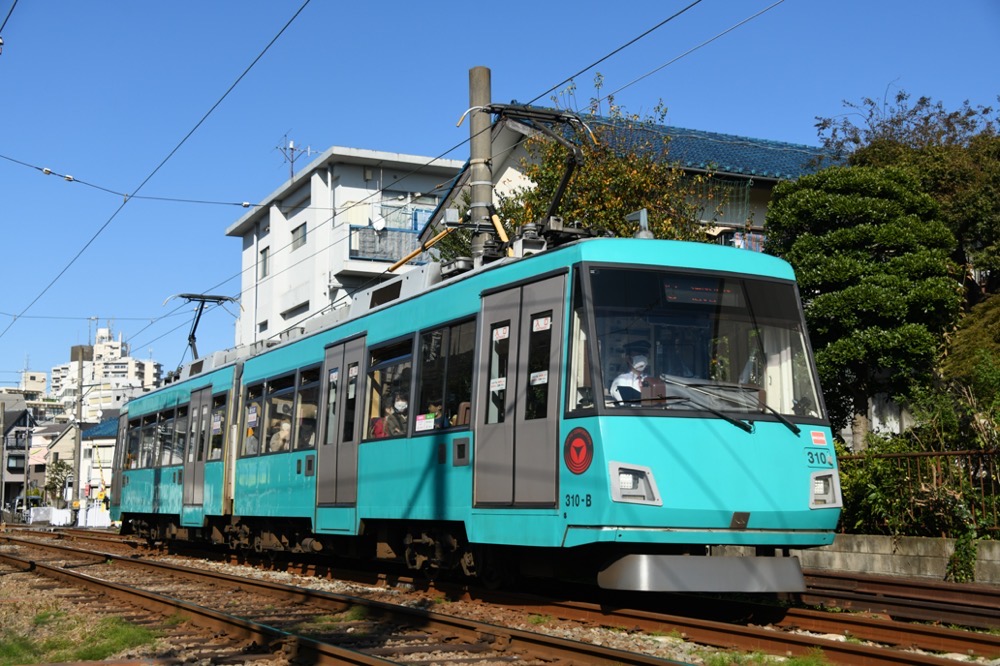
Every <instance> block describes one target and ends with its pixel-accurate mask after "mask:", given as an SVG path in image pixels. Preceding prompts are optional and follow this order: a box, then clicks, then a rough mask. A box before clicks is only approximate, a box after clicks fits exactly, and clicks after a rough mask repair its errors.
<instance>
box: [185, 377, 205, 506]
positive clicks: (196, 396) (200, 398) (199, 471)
mask: <svg viewBox="0 0 1000 666" xmlns="http://www.w3.org/2000/svg"><path fill="white" fill-rule="evenodd" d="M211 410H212V387H211V386H206V387H205V388H203V389H201V390H198V391H194V392H192V393H191V409H190V411H189V412H188V413H189V414H190V418H189V424H188V439H187V451H186V452H185V453H184V505H185V506H191V505H195V506H201V504H202V503H203V502H204V501H205V455H206V453H207V448H208V438H209V434H210V432H211V430H210V429H211V425H210V424H209V413H210V412H211Z"/></svg>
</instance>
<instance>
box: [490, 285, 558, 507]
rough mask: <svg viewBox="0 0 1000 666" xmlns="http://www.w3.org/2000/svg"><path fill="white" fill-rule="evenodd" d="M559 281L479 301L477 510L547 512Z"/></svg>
mask: <svg viewBox="0 0 1000 666" xmlns="http://www.w3.org/2000/svg"><path fill="white" fill-rule="evenodd" d="M565 283H566V276H565V275H557V276H555V277H550V278H547V279H544V280H540V281H538V282H532V283H529V284H524V285H521V286H518V287H514V288H510V289H505V290H503V291H495V292H492V293H488V294H486V295H484V296H483V319H482V321H483V327H482V329H481V333H480V335H481V336H482V337H481V339H480V341H479V343H480V344H479V349H480V358H479V375H478V376H479V378H480V380H479V381H480V385H479V386H478V387H477V398H476V399H477V400H478V405H477V409H476V438H475V447H476V455H475V458H474V460H475V502H476V504H477V505H479V506H490V505H493V506H554V505H555V504H556V498H557V493H558V487H557V479H558V477H557V467H556V465H557V459H558V449H559V446H558V442H557V441H556V438H557V436H558V432H557V423H558V406H559V384H560V382H559V375H560V372H559V370H560V368H559V359H560V353H559V348H560V343H561V340H562V327H563V324H562V320H563V309H564V305H563V300H564V299H563V294H564V292H565V289H566V285H565Z"/></svg>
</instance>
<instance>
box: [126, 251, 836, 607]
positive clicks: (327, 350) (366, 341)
mask: <svg viewBox="0 0 1000 666" xmlns="http://www.w3.org/2000/svg"><path fill="white" fill-rule="evenodd" d="M524 254H525V256H519V257H504V258H500V259H498V260H496V261H493V262H491V263H486V264H484V265H481V266H476V267H475V268H472V269H469V270H465V271H456V272H455V273H454V274H450V273H449V269H450V268H452V267H450V266H447V265H446V266H445V268H444V270H445V274H444V275H442V268H441V265H440V264H428V265H425V266H423V267H420V268H417V269H413V270H411V271H409V272H407V273H405V274H402V275H400V276H398V277H396V278H394V279H393V280H391V281H389V282H386V283H383V284H380V285H378V286H377V287H375V288H373V289H370V290H369V291H367V292H363V293H359V294H357V295H356V296H355V298H354V300H353V303H352V304H351V305H350V307H349V308H345V309H344V310H340V311H335V312H333V313H330V314H328V315H325V316H324V317H325V318H323V319H317V320H315V321H309V322H308V323H307V324H305V325H304V326H303V327H302V328H301V329H299V330H296V331H293V332H291V333H290V334H289V335H286V336H285V337H284V338H283V339H282V340H280V341H278V342H277V344H271V345H270V346H268V345H259V346H255V347H247V348H236V349H234V350H229V351H225V352H218V353H216V354H213V355H211V356H208V357H205V358H202V359H198V360H197V361H195V362H193V363H192V364H190V365H189V366H186V367H185V368H183V370H182V372H181V374H180V377H179V378H178V379H177V380H176V381H173V382H171V383H169V384H167V385H166V386H164V387H163V388H161V389H159V390H157V391H155V392H152V393H149V394H146V395H144V396H142V397H140V398H137V399H134V400H132V401H130V402H129V403H128V404H127V406H126V409H125V411H124V412H123V414H122V416H121V421H120V426H119V442H118V447H117V450H116V460H115V471H114V477H113V485H112V500H111V506H112V514H113V518H114V519H116V520H121V521H122V530H123V532H126V533H134V534H139V535H143V536H145V537H148V538H151V539H162V540H170V539H198V540H204V541H207V542H211V543H216V544H226V545H228V546H229V547H231V548H233V549H250V550H255V551H293V552H314V553H322V554H329V555H330V556H331V557H341V556H351V557H362V558H369V559H382V560H387V561H394V562H399V563H404V564H405V565H406V566H408V567H409V568H411V569H414V570H419V571H424V572H426V573H427V574H429V575H434V574H436V573H437V572H439V571H442V570H456V571H459V572H461V573H464V574H466V575H469V576H477V577H480V578H482V579H484V580H485V581H486V582H491V583H493V582H499V581H503V580H507V579H509V578H510V577H511V576H514V575H556V574H558V575H560V576H572V577H574V578H575V579H586V580H592V581H596V582H597V583H598V584H599V585H601V586H602V587H606V588H614V589H628V590H649V591H677V590H703V591H748V592H764V591H794V590H797V589H801V587H802V575H801V571H800V570H799V566H798V560H797V558H795V557H790V556H789V551H790V550H796V549H801V548H808V547H813V546H821V545H825V544H829V543H831V542H832V540H833V535H834V529H835V527H836V525H837V520H838V517H839V514H840V507H841V496H840V484H839V479H838V473H837V462H836V458H835V455H834V448H833V439H832V434H831V431H830V426H829V422H828V420H827V417H826V413H825V407H824V404H823V401H822V395H821V393H820V391H819V388H818V381H817V376H816V368H815V366H814V362H813V356H812V352H811V349H810V346H809V341H808V337H807V334H806V330H805V325H804V321H803V315H802V308H801V304H800V300H799V297H798V291H797V287H796V283H795V279H794V274H793V271H792V269H791V267H790V266H789V265H788V264H787V263H785V262H784V261H782V260H780V259H777V258H774V257H770V256H766V255H763V254H760V253H755V252H750V251H746V250H739V249H734V248H728V247H722V246H718V245H709V244H701V243H684V242H676V241H659V240H647V239H612V238H587V239H579V240H571V241H570V242H567V243H563V244H561V245H559V246H558V247H555V248H554V249H549V250H545V251H540V252H536V253H534V254H531V253H527V252H525V253H524Z"/></svg>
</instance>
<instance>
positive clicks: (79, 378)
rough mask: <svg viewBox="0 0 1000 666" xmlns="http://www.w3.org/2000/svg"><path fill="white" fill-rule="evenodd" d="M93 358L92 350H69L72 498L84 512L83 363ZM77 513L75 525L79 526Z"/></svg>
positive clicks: (81, 348) (79, 348) (83, 346)
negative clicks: (72, 394) (72, 397)
mask: <svg viewBox="0 0 1000 666" xmlns="http://www.w3.org/2000/svg"><path fill="white" fill-rule="evenodd" d="M93 357H94V348H93V347H87V346H85V345H77V346H75V347H72V348H70V361H76V362H77V364H78V365H77V366H76V441H75V443H74V445H73V496H74V497H76V499H77V500H78V501H79V509H80V511H84V510H85V509H84V501H85V500H84V497H83V437H82V434H83V362H84V360H87V359H88V358H90V359H92V358H93ZM79 516H80V514H79V513H77V524H78V525H79V524H80V517H79Z"/></svg>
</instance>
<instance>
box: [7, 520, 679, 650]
mask: <svg viewBox="0 0 1000 666" xmlns="http://www.w3.org/2000/svg"><path fill="white" fill-rule="evenodd" d="M0 539H2V540H5V541H7V542H11V543H17V544H23V545H28V546H32V547H40V548H44V549H49V550H54V551H59V552H65V553H72V554H73V555H83V556H91V557H97V558H100V559H107V560H110V561H113V562H115V564H116V565H119V564H120V565H124V566H127V567H136V568H142V569H147V570H158V571H167V572H170V573H173V574H175V575H178V576H183V577H185V578H188V579H192V578H193V579H196V580H200V581H203V582H204V583H206V584H211V585H220V586H225V587H227V588H230V589H239V590H242V591H245V592H248V593H251V594H253V593H256V594H262V593H263V594H266V595H268V596H271V597H274V598H280V599H285V600H292V601H298V602H302V603H309V604H312V605H316V606H319V607H321V608H325V609H327V610H333V611H338V612H339V611H343V610H345V609H347V608H349V607H352V606H365V607H367V608H369V609H371V610H372V611H373V612H374V613H381V614H385V615H388V616H392V617H394V618H399V619H400V620H402V621H404V622H406V623H410V624H416V625H417V626H420V627H421V628H423V629H434V630H439V631H447V632H450V633H452V634H454V635H457V636H458V637H460V638H462V639H464V640H468V641H470V642H483V641H485V642H487V643H492V644H496V645H500V646H504V647H505V648H508V647H509V648H510V649H513V650H515V651H524V652H528V653H530V654H531V655H533V656H539V657H542V658H545V659H551V660H567V661H568V662H570V663H572V662H579V661H581V660H582V662H583V663H587V664H602V665H603V664H607V665H613V664H636V665H637V666H649V665H652V664H671V663H673V664H679V663H681V662H675V661H670V660H667V659H663V658H661V657H654V656H651V655H646V654H641V653H633V652H625V651H623V650H616V649H613V648H606V647H603V646H599V645H593V644H590V643H583V642H579V641H573V640H569V639H564V638H559V637H556V636H550V635H547V634H540V633H535V632H530V631H524V630H520V629H514V628H511V627H501V626H498V625H495V624H490V623H486V622H479V621H475V620H467V619H464V618H459V617H455V616H451V615H445V614H443V613H435V612H432V611H427V610H424V609H418V608H411V607H408V606H396V605H392V604H388V603H383V602H379V601H373V600H369V599H364V598H360V597H352V596H348V595H343V594H336V593H333V592H325V591H321V590H311V589H307V588H302V587H296V586H293V585H285V584H282V583H274V582H270V581H263V580H257V579H248V578H243V577H240V576H232V575H230V574H225V573H221V572H217V571H206V570H202V569H193V568H189V567H183V566H179V565H175V564H168V563H164V562H150V561H144V560H136V559H133V558H129V557H121V556H118V555H113V554H110V553H92V552H87V551H79V550H77V549H75V548H72V547H69V546H65V545H62V544H50V543H40V542H37V541H31V540H24V539H19V538H16V537H9V536H0ZM36 566H46V567H47V565H36ZM49 568H51V569H53V570H56V571H64V570H62V569H60V568H58V567H47V569H49ZM73 575H82V574H77V573H76V572H73ZM87 579H88V580H90V581H96V582H94V583H92V584H95V585H102V584H104V583H105V582H104V581H100V580H99V579H96V578H92V577H89V576H87ZM110 585H115V586H116V587H124V588H125V589H127V590H133V589H135V588H131V587H127V586H117V585H116V584H113V583H111V584H110ZM137 591H138V592H140V593H141V594H143V595H150V597H151V598H160V596H161V595H157V594H155V593H151V592H143V591H141V590H137ZM164 599H170V598H169V597H164ZM171 601H173V600H171ZM181 603H183V604H185V605H186V606H192V607H193V608H196V609H199V610H200V611H202V612H206V613H207V615H206V616H205V617H206V622H209V621H216V620H215V619H214V618H215V616H221V617H222V618H231V617H233V616H230V615H228V614H225V613H217V612H216V611H211V610H210V609H207V608H203V607H202V606H197V605H195V604H189V603H188V602H181ZM168 612H169V611H168ZM198 617H199V619H200V618H201V617H202V615H201V614H200V613H199V615H198ZM234 619H236V620H240V621H241V622H245V623H247V624H248V625H249V627H251V628H252V629H247V630H241V631H253V632H261V633H259V636H260V637H259V638H258V637H257V636H258V634H252V635H248V637H249V638H253V639H254V640H265V639H267V640H269V641H274V640H281V641H283V642H286V643H287V642H288V641H290V640H294V641H295V642H297V643H298V644H300V647H301V648H303V649H306V650H308V651H309V652H310V653H312V652H315V653H316V656H317V657H320V658H325V656H324V653H323V651H322V650H321V648H323V649H325V648H326V646H328V644H326V643H320V642H316V641H312V640H310V639H307V638H304V637H300V636H297V635H295V634H289V633H287V632H284V631H282V630H280V629H277V628H274V627H270V626H268V625H260V624H257V623H253V622H250V621H249V620H242V619H241V618H234ZM209 626H214V625H209ZM220 629H221V627H220ZM221 630H224V631H225V629H221ZM268 631H275V632H279V634H277V635H274V636H272V637H270V638H268V634H267V633H266V632H268ZM240 635H242V634H240ZM328 647H329V649H332V650H336V651H343V652H345V653H350V654H352V655H357V654H361V653H354V652H353V651H349V650H343V649H342V648H336V647H335V646H332V645H330V646H328ZM337 658H340V659H341V660H340V661H337V660H336V659H337ZM316 663H320V662H316ZM331 663H379V664H382V663H393V662H391V661H385V660H381V659H380V660H379V661H374V662H366V661H344V659H343V658H342V657H335V658H334V661H333V662H331Z"/></svg>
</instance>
